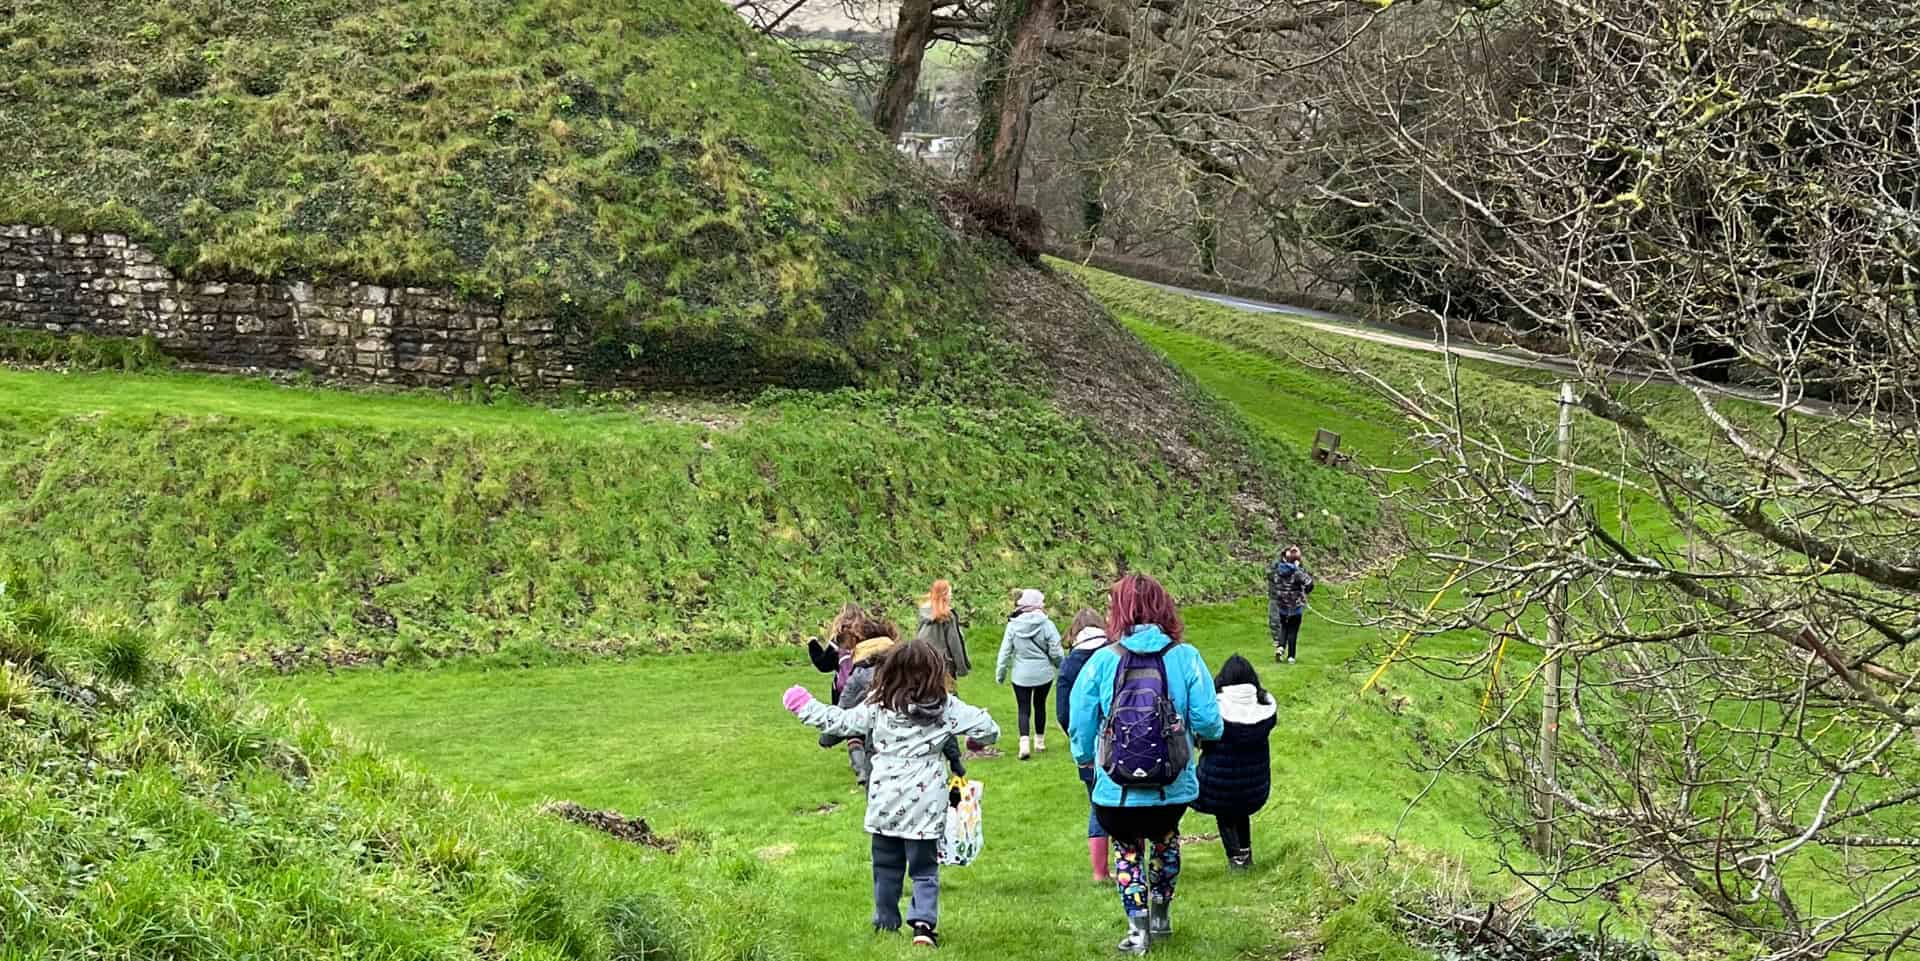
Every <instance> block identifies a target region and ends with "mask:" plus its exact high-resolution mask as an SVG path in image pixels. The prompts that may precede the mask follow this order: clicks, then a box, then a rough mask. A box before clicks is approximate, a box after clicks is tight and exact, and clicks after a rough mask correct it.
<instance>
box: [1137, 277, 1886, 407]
mask: <svg viewBox="0 0 1920 961" xmlns="http://www.w3.org/2000/svg"><path fill="white" fill-rule="evenodd" d="M1143 283H1146V284H1148V285H1149V286H1152V287H1157V288H1159V289H1161V290H1164V291H1168V292H1169V293H1175V294H1183V295H1185V296H1188V297H1197V298H1199V299H1201V300H1206V301H1211V302H1213V303H1216V304H1222V305H1224V306H1227V307H1232V308H1234V309H1236V310H1244V311H1247V312H1249V313H1258V314H1274V315H1277V316H1280V317H1283V318H1285V319H1286V320H1288V321H1289V322H1291V323H1296V324H1299V325H1300V326H1302V327H1310V328H1312V329H1314V330H1320V331H1325V332H1327V333H1329V334H1334V335H1337V336H1340V337H1350V338H1352V339H1354V340H1365V341H1370V342H1372V343H1376V344H1386V345H1388V346H1390V347H1401V348H1405V349H1407V350H1418V351H1424V352H1426V353H1430V354H1452V355H1454V356H1455V357H1461V358H1465V359H1468V360H1479V361H1485V362H1487V363H1489V364H1500V365H1502V366H1505V367H1518V368H1522V369H1525V370H1539V371H1546V372H1547V373H1553V374H1577V373H1579V368H1578V367H1577V366H1575V365H1574V364H1571V363H1568V362H1567V361H1564V360H1561V359H1559V358H1557V357H1550V356H1547V355H1545V354H1541V353H1537V352H1535V351H1531V350H1527V349H1526V348H1524V347H1480V346H1475V347H1463V346H1460V345H1459V344H1442V343H1440V341H1438V340H1436V339H1435V338H1434V336H1433V335H1432V334H1428V333H1424V332H1420V331H1414V330H1411V329H1408V328H1404V327H1394V326H1392V325H1390V324H1379V323H1374V322H1372V321H1367V320H1362V319H1360V318H1357V317H1345V316H1342V315H1340V314H1334V313H1329V312H1327V311H1324V310H1313V309H1311V308H1307V307H1294V306H1291V305H1288V304H1273V303H1267V302H1266V301H1260V300H1248V299H1246V298H1244V297H1231V296H1228V295H1226V294H1215V293H1209V292H1207V291H1204V290H1190V289H1188V288H1185V287H1175V286H1173V285H1171V284H1157V283H1153V282H1152V281H1143ZM1607 376H1608V377H1609V378H1610V379H1612V380H1614V381H1616V382H1619V383H1631V384H1645V383H1650V382H1654V381H1664V382H1668V383H1676V382H1677V383H1679V384H1681V385H1682V386H1686V387H1698V388H1701V389H1703V390H1706V391H1708V392H1709V393H1713V394H1718V395H1720V396H1722V397H1729V398H1734V399H1738V400H1746V401H1752V402H1754V403H1756V404H1763V405H1765V406H1768V407H1777V406H1779V404H1780V397H1779V395H1777V394H1769V393H1766V392H1765V391H1760V390H1755V389H1753V388H1749V387H1736V386H1729V385H1726V384H1714V383H1710V382H1708V381H1704V380H1700V379H1699V378H1695V377H1686V378H1682V379H1680V380H1679V381H1675V380H1674V379H1673V378H1671V377H1668V376H1666V375H1665V374H1662V373H1656V372H1654V371H1649V370H1638V369H1633V368H1627V367H1609V368H1607ZM1791 409H1792V410H1793V411H1794V412H1795V413H1799V414H1807V415H1810V416H1813V417H1821V418H1826V419H1830V420H1841V419H1845V418H1846V416H1847V413H1848V412H1847V411H1845V410H1842V409H1841V408H1838V407H1835V406H1834V405H1832V404H1829V403H1826V402H1824V401H1817V400H1802V401H1800V402H1798V403H1796V404H1793V405H1792V407H1791Z"/></svg>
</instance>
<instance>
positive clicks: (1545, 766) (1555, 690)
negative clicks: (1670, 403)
mask: <svg viewBox="0 0 1920 961" xmlns="http://www.w3.org/2000/svg"><path fill="white" fill-rule="evenodd" d="M1558 441H1559V442H1558V444H1557V445H1556V449H1557V450H1558V457H1557V458H1556V463H1555V465H1554V470H1555V478H1554V495H1555V496H1554V501H1555V503H1556V505H1557V507H1558V510H1559V512H1560V515H1561V520H1560V521H1559V522H1558V523H1557V524H1556V525H1555V529H1554V532H1553V536H1554V537H1556V538H1560V539H1561V540H1562V542H1563V543H1564V542H1565V541H1566V540H1569V539H1571V537H1572V524H1571V522H1570V520H1569V518H1568V515H1567V510H1568V505H1569V504H1571V503H1573V384H1572V383H1571V382H1569V381H1562V382H1561V383H1560V432H1559V438H1558ZM1566 641H1567V582H1566V578H1565V576H1564V575H1561V576H1560V578H1559V579H1558V580H1556V581H1555V583H1554V586H1553V591H1552V592H1551V593H1550V594H1548V596H1547V651H1546V654H1547V660H1546V665H1545V668H1544V670H1543V671H1542V674H1543V675H1544V676H1543V678H1542V680H1543V681H1544V686H1542V687H1541V689H1540V824H1539V831H1538V834H1537V836H1536V837H1535V839H1534V842H1535V846H1536V848H1537V849H1538V850H1539V852H1540V853H1541V854H1542V855H1547V854H1550V853H1551V852H1552V848H1553V794H1552V787H1551V786H1552V784H1553V780H1554V775H1555V768H1556V764H1557V761H1558V755H1559V753H1560V652H1561V649H1562V647H1563V646H1564V645H1565V644H1566Z"/></svg>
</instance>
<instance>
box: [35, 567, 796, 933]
mask: <svg viewBox="0 0 1920 961" xmlns="http://www.w3.org/2000/svg"><path fill="white" fill-rule="evenodd" d="M10 587H11V589H12V590H11V592H10V593H9V594H7V595H5V596H4V597H0V662H4V663H0V770H5V771H6V772H7V775H6V777H4V778H0V958H5V959H7V961H56V959H59V961H65V959H73V958H101V959H127V961H133V959H142V961H146V959H162V958H164V959H174V961H241V959H245V961H309V959H311V961H322V959H346V958H355V959H403V958H405V959H453V958H472V957H487V958H523V959H555V961H557V959H562V958H566V959H575V961H642V959H658V961H669V959H696V958H697V959H727V958H740V959H746V958H754V959H774V958H781V957H786V956H788V955H787V954H786V953H785V951H784V949H783V948H782V945H783V944H784V943H785V939H784V938H783V937H782V936H781V935H780V932H776V931H770V930H766V929H761V928H755V927H751V926H746V925H740V924H738V923H736V922H735V921H734V920H732V917H731V914H730V912H735V911H753V910H756V909H757V907H758V906H759V905H760V904H761V903H762V900H763V899H764V897H765V896H766V892H765V891H764V889H763V888H761V887H760V886H758V885H754V884H752V883H748V882H747V881H746V880H744V879H737V880H736V879H733V878H731V877H729V876H728V875H726V874H725V873H724V872H722V871H719V870H717V869H714V868H712V867H710V866H709V865H710V864H711V862H712V860H713V859H712V858H711V857H709V856H708V855H707V854H704V853H702V852H700V851H699V850H686V851H682V852H681V853H679V854H675V855H671V856H669V855H666V854H663V853H659V852H656V851H653V850H651V849H646V848H641V847H636V846H628V845H623V844H617V843H615V842H613V841H610V840H604V839H602V838H600V837H598V836H596V835H590V834H588V833H586V832H584V831H583V830H581V829H578V828H574V827H571V826H568V825H565V824H562V823H561V822H559V821H557V820H553V819H551V818H550V817H548V816H546V815H542V814H537V813H535V812H534V811H533V810H532V809H530V808H508V807H505V806H503V805H501V804H500V803H498V802H496V801H494V800H491V799H489V798H486V797H484V796H468V795H465V794H460V793H454V792H450V791H448V790H446V789H445V788H444V787H441V786H440V785H439V784H437V783H436V782H434V781H431V780H429V779H427V778H425V777H423V776H421V775H419V774H418V773H415V772H413V771H412V770H410V769H408V768H406V767H404V766H400V765H397V764H394V763H391V762H389V761H386V760H383V759H382V758H381V757H379V756H378V755H375V754H371V753H368V752H367V751H366V750H364V749H362V748H357V747H354V746H351V745H349V744H347V743H345V742H343V741H342V740H341V739H339V738H338V737H337V736H336V735H334V734H332V733H330V732H329V731H328V730H327V729H326V728H323V727H321V726H320V725H317V724H315V723H313V722H311V721H310V720H307V719H305V718H304V716H302V715H299V714H297V713H289V712H285V711H273V710H267V709H264V708H262V707H260V706H258V705H256V704H255V703H253V702H251V701H250V700H249V699H247V698H246V697H244V696H242V695H240V694H239V693H237V692H236V691H235V690H234V689H233V688H232V687H231V686H229V685H226V684H224V683H221V682H219V681H216V680H213V679H211V678H209V677H207V676H206V675H204V674H197V673H189V674H185V675H181V674H179V673H177V672H176V671H174V670H172V669H171V668H170V667H169V666H168V665H166V664H164V663H160V662H157V661H153V660H151V659H150V658H148V657H147V655H146V654H145V653H144V651H143V645H144V642H143V641H142V640H141V639H140V638H138V637H136V636H130V635H115V634H108V635H101V636H95V635H91V634H87V633H75V632H68V631H60V630H51V631H50V630H47V629H46V625H47V624H48V623H49V622H48V620H47V619H46V618H45V617H43V611H44V610H45V609H44V608H41V607H39V606H38V605H33V604H27V603H23V602H22V601H21V599H20V597H19V594H18V585H17V584H14V585H10Z"/></svg>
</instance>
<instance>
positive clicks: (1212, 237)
mask: <svg viewBox="0 0 1920 961" xmlns="http://www.w3.org/2000/svg"><path fill="white" fill-rule="evenodd" d="M1193 207H1194V210H1193V214H1194V218H1193V246H1194V250H1195V251H1197V252H1198V253H1199V255H1200V272H1201V273H1202V274H1205V275H1206V276H1208V277H1218V276H1220V209H1219V208H1220V190H1219V185H1218V184H1216V183H1214V181H1213V178H1211V177H1209V176H1207V175H1206V174H1201V175H1200V179H1199V180H1198V181H1197V182H1195V183H1194V185H1193Z"/></svg>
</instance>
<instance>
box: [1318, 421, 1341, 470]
mask: <svg viewBox="0 0 1920 961" xmlns="http://www.w3.org/2000/svg"><path fill="white" fill-rule="evenodd" d="M1313 459H1314V460H1317V461H1319V462H1320V463H1322V464H1334V463H1338V462H1339V459H1340V435H1339V434H1336V433H1334V432H1333V431H1330V430H1327V429H1325V428H1321V429H1319V430H1316V431H1314V432H1313Z"/></svg>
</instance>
